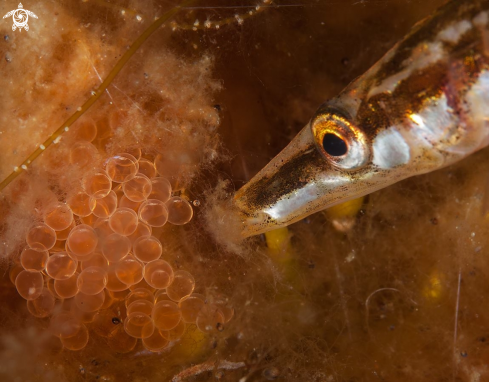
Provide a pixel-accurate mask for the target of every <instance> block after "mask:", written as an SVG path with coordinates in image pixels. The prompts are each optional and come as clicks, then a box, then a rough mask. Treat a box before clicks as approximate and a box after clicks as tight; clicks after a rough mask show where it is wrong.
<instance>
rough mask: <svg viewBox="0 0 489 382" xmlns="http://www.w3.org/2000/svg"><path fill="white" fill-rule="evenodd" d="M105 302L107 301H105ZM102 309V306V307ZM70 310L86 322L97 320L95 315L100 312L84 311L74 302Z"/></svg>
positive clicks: (81, 320)
mask: <svg viewBox="0 0 489 382" xmlns="http://www.w3.org/2000/svg"><path fill="white" fill-rule="evenodd" d="M104 304H105V302H104ZM100 309H102V308H100ZM70 312H72V313H73V314H74V316H75V317H76V318H77V319H78V320H79V321H80V322H83V323H84V324H89V323H91V322H93V321H95V316H96V315H97V313H98V312H83V311H81V310H80V309H78V307H77V306H76V305H75V304H73V306H72V308H71V310H70Z"/></svg>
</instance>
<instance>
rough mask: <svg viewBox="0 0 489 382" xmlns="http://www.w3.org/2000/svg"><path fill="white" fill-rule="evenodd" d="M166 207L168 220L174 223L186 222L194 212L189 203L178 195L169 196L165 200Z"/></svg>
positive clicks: (181, 223)
mask: <svg viewBox="0 0 489 382" xmlns="http://www.w3.org/2000/svg"><path fill="white" fill-rule="evenodd" d="M166 208H167V209H168V222H170V223H171V224H174V225H183V224H187V223H188V222H189V221H190V220H191V219H192V216H193V214H194V211H193V209H192V206H191V205H190V203H189V202H187V201H186V200H185V199H182V198H181V197H179V196H175V197H173V198H170V200H168V201H167V202H166Z"/></svg>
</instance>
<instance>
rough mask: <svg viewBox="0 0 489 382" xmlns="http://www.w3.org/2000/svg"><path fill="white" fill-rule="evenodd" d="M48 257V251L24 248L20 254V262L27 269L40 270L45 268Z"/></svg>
mask: <svg viewBox="0 0 489 382" xmlns="http://www.w3.org/2000/svg"><path fill="white" fill-rule="evenodd" d="M48 259H49V252H48V251H36V250H34V249H32V248H24V250H23V251H22V253H21V255H20V264H21V265H22V267H24V269H26V270H28V271H42V270H44V268H46V263H47V261H48Z"/></svg>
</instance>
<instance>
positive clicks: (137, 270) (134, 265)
mask: <svg viewBox="0 0 489 382" xmlns="http://www.w3.org/2000/svg"><path fill="white" fill-rule="evenodd" d="M114 270H115V274H116V276H117V278H118V279H119V280H120V281H121V282H123V283H124V284H126V285H128V286H130V285H134V284H137V283H138V282H140V281H141V280H142V279H143V265H142V264H141V263H140V262H139V261H138V260H137V259H135V258H134V257H133V256H130V255H129V256H127V257H125V258H124V259H122V260H121V261H119V262H118V263H116V264H114Z"/></svg>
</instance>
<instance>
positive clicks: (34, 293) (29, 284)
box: [15, 270, 44, 300]
mask: <svg viewBox="0 0 489 382" xmlns="http://www.w3.org/2000/svg"><path fill="white" fill-rule="evenodd" d="M15 287H16V288H17V292H19V294H20V295H21V296H22V297H23V298H24V299H26V300H35V299H36V298H38V297H39V296H40V295H41V293H42V289H43V287H44V278H43V277H42V274H41V273H39V272H34V271H26V270H24V271H22V272H20V273H19V274H18V275H17V277H16V278H15Z"/></svg>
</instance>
